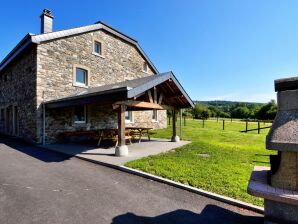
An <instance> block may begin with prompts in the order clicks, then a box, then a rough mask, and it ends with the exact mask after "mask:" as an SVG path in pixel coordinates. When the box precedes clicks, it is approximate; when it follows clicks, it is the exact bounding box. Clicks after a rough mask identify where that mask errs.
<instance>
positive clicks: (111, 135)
mask: <svg viewBox="0 0 298 224" xmlns="http://www.w3.org/2000/svg"><path fill="white" fill-rule="evenodd" d="M98 132H99V139H98V143H97V145H100V143H101V141H102V140H105V139H108V140H113V141H115V147H116V146H117V145H118V129H99V130H98ZM131 138H132V137H131V136H130V134H129V132H128V131H125V140H129V143H130V144H132V143H131Z"/></svg>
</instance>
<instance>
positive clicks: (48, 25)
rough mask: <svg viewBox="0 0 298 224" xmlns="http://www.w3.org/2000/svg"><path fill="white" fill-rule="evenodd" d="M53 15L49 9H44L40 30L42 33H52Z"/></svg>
mask: <svg viewBox="0 0 298 224" xmlns="http://www.w3.org/2000/svg"><path fill="white" fill-rule="evenodd" d="M53 18H54V17H53V16H52V12H51V11H50V10H48V9H44V10H43V11H42V14H41V15H40V19H41V24H40V32H41V33H51V32H53Z"/></svg>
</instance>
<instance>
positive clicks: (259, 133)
mask: <svg viewBox="0 0 298 224" xmlns="http://www.w3.org/2000/svg"><path fill="white" fill-rule="evenodd" d="M258 134H260V121H258Z"/></svg>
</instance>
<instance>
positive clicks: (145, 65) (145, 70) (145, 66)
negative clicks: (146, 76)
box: [143, 62, 148, 72]
mask: <svg viewBox="0 0 298 224" xmlns="http://www.w3.org/2000/svg"><path fill="white" fill-rule="evenodd" d="M143 71H144V72H148V64H147V63H146V62H144V64H143Z"/></svg>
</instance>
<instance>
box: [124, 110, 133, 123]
mask: <svg viewBox="0 0 298 224" xmlns="http://www.w3.org/2000/svg"><path fill="white" fill-rule="evenodd" d="M125 122H126V123H132V122H133V117H132V111H125Z"/></svg>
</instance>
